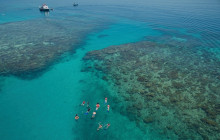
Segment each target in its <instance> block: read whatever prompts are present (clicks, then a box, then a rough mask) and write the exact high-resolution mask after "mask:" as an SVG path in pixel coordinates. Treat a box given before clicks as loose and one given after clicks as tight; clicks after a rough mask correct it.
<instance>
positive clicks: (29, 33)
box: [0, 17, 104, 78]
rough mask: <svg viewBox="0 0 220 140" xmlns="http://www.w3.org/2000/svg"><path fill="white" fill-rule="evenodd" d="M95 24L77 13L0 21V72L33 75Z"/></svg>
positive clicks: (72, 46)
mask: <svg viewBox="0 0 220 140" xmlns="http://www.w3.org/2000/svg"><path fill="white" fill-rule="evenodd" d="M79 22H80V24H78V23H79ZM97 22H98V21H97ZM103 23H104V22H103ZM97 24H102V23H101V22H99V23H95V22H94V21H93V22H91V21H90V20H89V19H87V20H86V18H85V19H84V18H77V17H74V18H71V17H68V20H67V19H66V20H65V19H62V20H58V19H38V20H29V21H21V22H14V23H6V24H1V25H0V34H1V38H0V75H15V76H18V77H21V78H34V77H35V76H36V75H37V73H39V72H42V70H45V69H47V68H48V67H49V66H50V65H51V64H52V63H54V62H55V61H56V60H58V58H60V57H61V56H62V55H63V54H64V53H66V52H74V51H75V49H76V48H77V47H79V45H80V43H83V38H84V37H85V36H86V34H88V33H89V32H91V31H92V30H94V29H95V28H97ZM36 72H37V73H36Z"/></svg>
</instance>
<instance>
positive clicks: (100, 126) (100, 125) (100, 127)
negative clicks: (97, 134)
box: [97, 122, 102, 131]
mask: <svg viewBox="0 0 220 140" xmlns="http://www.w3.org/2000/svg"><path fill="white" fill-rule="evenodd" d="M98 124H99V127H98V128H97V131H99V129H102V124H101V122H99V123H98Z"/></svg>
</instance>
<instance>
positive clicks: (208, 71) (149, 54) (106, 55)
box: [82, 37, 220, 139]
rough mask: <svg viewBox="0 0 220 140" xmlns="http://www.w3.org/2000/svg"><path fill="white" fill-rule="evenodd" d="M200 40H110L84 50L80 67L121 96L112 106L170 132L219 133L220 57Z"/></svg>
mask: <svg viewBox="0 0 220 140" xmlns="http://www.w3.org/2000/svg"><path fill="white" fill-rule="evenodd" d="M167 38H168V37H167ZM163 39H164V38H162V39H161V40H163ZM169 39H170V38H169ZM200 45H201V44H200V43H199V42H196V41H195V40H192V39H191V40H190V39H187V41H186V40H184V41H182V40H181V41H179V40H178V41H175V40H174V41H171V42H166V44H162V43H153V42H148V41H142V42H137V43H130V44H123V45H119V46H110V47H108V48H105V49H102V50H96V51H91V52H88V53H87V54H86V56H85V57H84V58H83V60H84V62H85V66H84V67H83V70H82V71H84V72H91V73H93V74H95V75H96V76H98V77H100V79H102V80H105V81H107V82H108V83H109V85H110V86H112V88H113V89H115V90H116V91H117V92H118V95H117V96H120V97H122V98H123V100H124V103H123V105H122V106H121V108H120V109H118V110H117V109H115V110H117V111H118V112H120V113H121V114H123V115H126V116H128V118H129V119H130V120H132V121H136V122H137V124H139V123H140V122H143V123H141V124H142V125H143V127H146V126H147V125H153V126H154V128H155V129H157V130H158V131H161V134H164V135H167V136H168V137H169V138H174V136H176V137H178V138H179V139H218V138H219V137H220V133H219V132H220V125H219V124H220V112H219V110H220V104H219V101H220V91H219V89H220V80H219V75H220V60H219V59H218V57H217V56H216V55H215V54H213V53H212V52H210V51H209V48H202V47H199V46H200ZM138 126H140V127H141V125H138Z"/></svg>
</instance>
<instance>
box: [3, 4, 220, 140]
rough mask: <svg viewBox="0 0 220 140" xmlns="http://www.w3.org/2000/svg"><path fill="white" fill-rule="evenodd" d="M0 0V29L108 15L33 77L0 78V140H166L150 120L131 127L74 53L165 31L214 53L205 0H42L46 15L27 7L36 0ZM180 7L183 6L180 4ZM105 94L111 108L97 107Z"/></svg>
mask: <svg viewBox="0 0 220 140" xmlns="http://www.w3.org/2000/svg"><path fill="white" fill-rule="evenodd" d="M0 2H1V3H2V7H3V6H9V5H10V6H9V8H8V9H6V8H2V9H1V10H0V26H4V24H8V23H10V22H15V23H16V22H19V21H28V20H36V19H45V20H46V19H64V20H71V18H73V17H74V16H77V17H80V18H82V19H83V18H88V16H91V19H92V18H93V17H94V19H97V20H100V22H101V21H102V19H108V20H109V23H108V24H107V25H105V26H104V25H103V27H104V29H102V30H100V29H99V30H93V31H91V32H90V33H88V34H87V35H86V36H85V38H83V40H84V41H83V42H81V45H80V46H79V47H78V48H77V50H76V52H75V53H72V52H70V54H69V53H66V54H63V57H62V58H61V60H60V61H57V62H55V63H53V64H52V65H50V66H48V67H49V68H48V69H47V70H46V71H44V72H43V74H42V75H41V76H39V77H37V78H34V79H31V80H25V79H21V78H19V77H15V76H13V75H10V76H1V77H0V112H1V113H0V139H2V140H14V139H18V140H29V139H35V140H38V139H43V140H47V139H51V140H55V139H57V140H58V139H64V140H70V139H168V138H167V137H166V135H164V134H162V133H160V132H161V131H160V130H158V131H157V130H155V129H154V125H151V124H149V126H148V127H147V128H145V129H144V130H142V129H141V127H138V126H141V124H136V122H135V121H132V120H129V119H128V118H127V117H126V115H123V114H120V113H119V112H118V111H116V110H117V104H123V103H121V102H120V101H121V100H120V99H118V100H117V97H118V96H117V93H116V92H115V89H111V88H110V86H108V85H107V83H106V82H105V81H102V80H100V79H98V78H97V77H95V76H94V75H92V74H90V73H85V72H82V71H81V70H82V65H83V61H82V58H83V57H84V56H85V54H86V53H87V52H89V51H92V50H100V49H103V48H106V47H109V46H112V45H120V44H126V43H131V42H138V41H142V40H148V39H149V38H150V39H149V40H153V41H156V42H166V41H168V40H166V38H163V37H166V36H169V37H170V36H171V38H172V39H173V40H176V41H179V42H185V41H187V40H189V39H190V38H196V39H200V42H201V44H202V45H201V46H200V47H201V48H199V47H198V49H207V51H210V52H213V53H214V54H215V55H216V56H218V58H220V57H219V56H220V53H219V52H220V51H219V50H220V41H219V40H220V38H219V37H220V28H219V26H220V20H219V19H220V17H219V15H220V14H219V13H220V11H219V9H220V6H219V5H218V4H220V3H219V2H218V1H213V2H212V3H210V6H209V8H208V10H207V12H205V11H204V9H206V6H207V5H208V4H209V2H208V1H205V0H203V2H200V3H196V2H192V3H191V2H188V1H187V2H185V3H181V2H175V1H172V2H173V3H172V4H170V5H169V4H160V5H158V3H160V2H158V3H157V2H150V1H149V2H148V3H144V4H143V2H137V4H135V5H133V6H132V3H133V2H131V1H124V2H128V3H127V4H128V5H123V4H122V5H118V4H117V3H116V2H114V1H113V2H109V3H111V5H107V4H109V3H104V4H103V6H98V5H99V4H97V5H96V4H94V3H92V4H91V5H93V6H91V5H86V3H87V2H86V1H83V4H82V6H79V7H77V8H75V9H73V8H72V7H71V6H67V5H68V4H69V3H70V4H71V3H72V2H69V1H65V2H64V3H62V4H60V3H58V2H57V3H53V2H52V1H49V2H48V4H49V3H50V4H51V5H52V6H53V8H55V10H54V11H53V12H50V15H49V16H45V15H44V14H43V13H40V12H39V11H38V9H37V8H36V7H35V6H36V5H37V6H38V5H40V4H41V3H42V2H41V1H39V2H33V3H28V4H26V5H24V4H18V5H16V6H15V4H16V3H17V1H10V2H9V3H6V2H3V1H0ZM24 2H25V1H24ZM120 3H123V2H120ZM207 3H208V4H207ZM11 4H12V5H14V6H11ZM182 4H183V6H182ZM195 5H197V6H198V7H197V8H196V9H194V8H195V7H196V6H195ZM25 6H30V8H25ZM184 6H185V7H186V9H181V8H183V7H184ZM63 7H64V8H65V9H63ZM178 7H179V8H180V9H178ZM172 8H173V9H172ZM188 11H192V13H188ZM200 11H201V13H200ZM193 12H194V13H193ZM174 13H176V14H174ZM70 16H71V18H70ZM63 24H65V22H64V23H63ZM79 25H80V23H79ZM97 25H98V24H97ZM82 27H83V26H82ZM0 36H1V35H0ZM186 36H187V37H186ZM158 38H159V39H158ZM161 38H162V40H161ZM0 40H1V39H0ZM39 41H41V40H39ZM192 43H193V42H192ZM204 46H205V47H204ZM0 47H3V44H0ZM0 51H3V50H0ZM1 62H2V61H1ZM33 74H35V73H33ZM36 74H37V73H36ZM105 96H109V97H108V98H109V104H110V105H111V107H112V108H110V112H109V113H107V112H106V107H104V106H105V104H104V98H105ZM84 100H85V101H89V102H90V106H91V111H90V114H89V115H85V114H84V113H85V111H86V107H82V106H80V104H81V103H82V101H84ZM97 102H99V103H100V104H101V108H100V110H98V112H97V116H96V118H95V119H94V120H91V119H90V117H91V113H92V111H93V110H94V108H95V104H96V103H97ZM75 114H78V115H79V117H80V119H79V120H78V122H76V121H75V120H74V116H75ZM98 122H102V123H104V124H106V123H111V126H110V128H109V129H108V130H103V131H99V132H97V130H96V129H97V127H98ZM171 139H176V137H172V138H171Z"/></svg>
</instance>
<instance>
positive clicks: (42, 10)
mask: <svg viewBox="0 0 220 140" xmlns="http://www.w3.org/2000/svg"><path fill="white" fill-rule="evenodd" d="M39 10H40V11H50V9H42V8H39Z"/></svg>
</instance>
